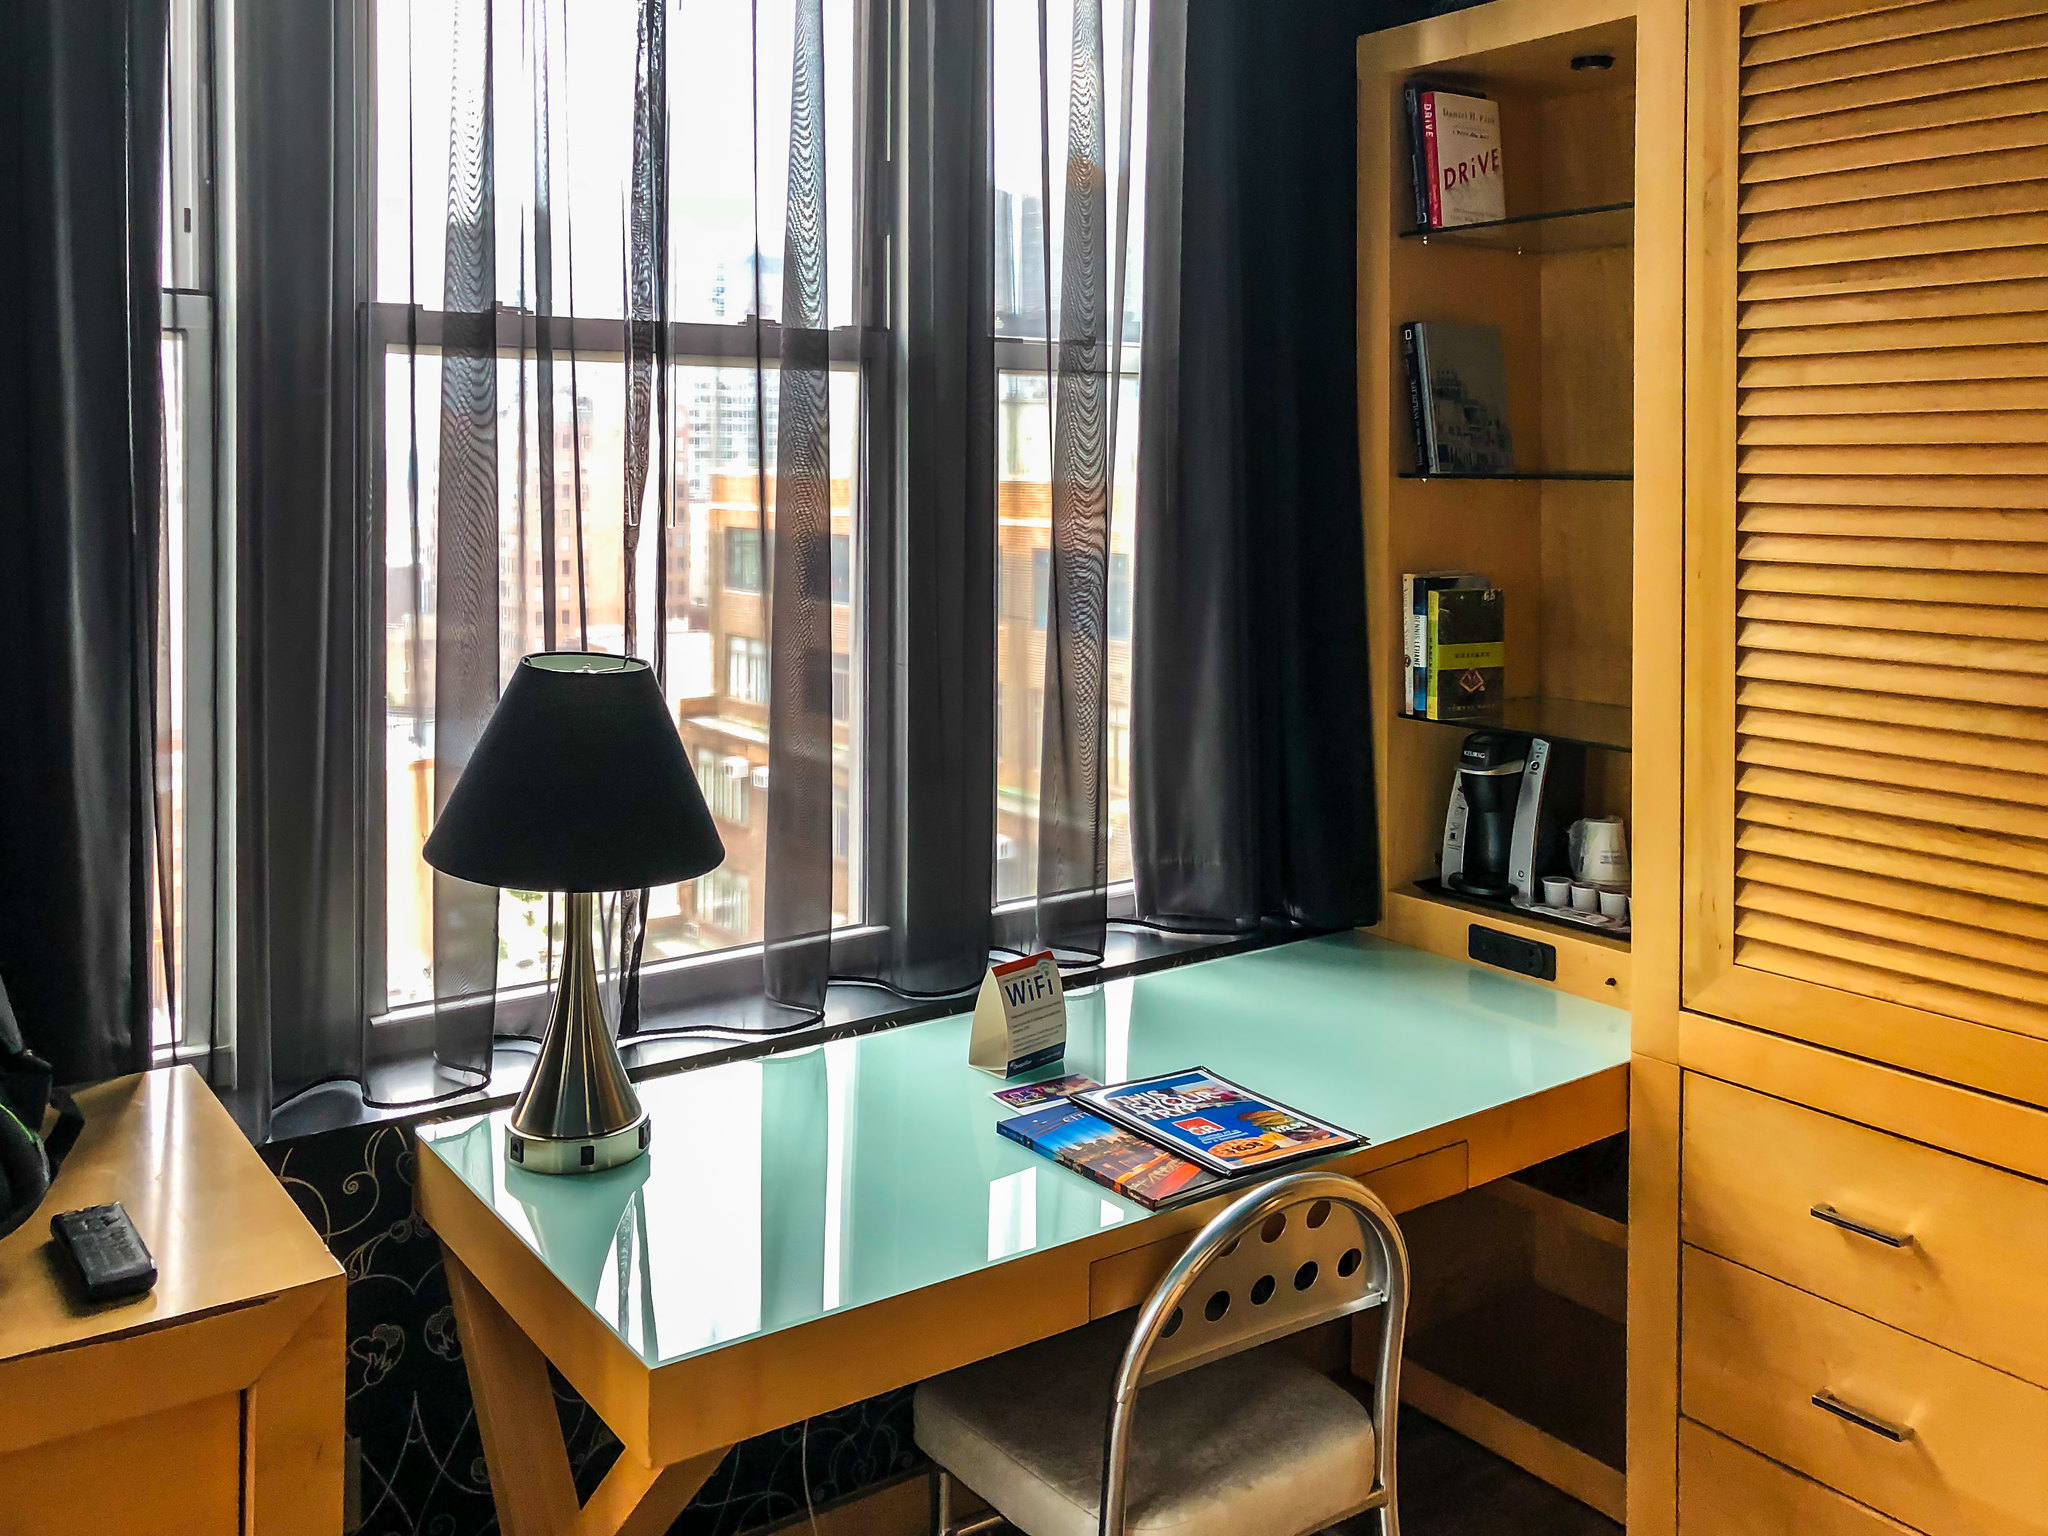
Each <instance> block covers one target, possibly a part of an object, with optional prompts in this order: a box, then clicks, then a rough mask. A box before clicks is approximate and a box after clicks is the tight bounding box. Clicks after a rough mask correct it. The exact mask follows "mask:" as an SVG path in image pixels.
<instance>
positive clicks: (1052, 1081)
mask: <svg viewBox="0 0 2048 1536" xmlns="http://www.w3.org/2000/svg"><path fill="white" fill-rule="evenodd" d="M1101 1086H1102V1084H1100V1083H1098V1082H1096V1081H1095V1079H1094V1078H1092V1077H1082V1076H1081V1075H1080V1074H1078V1073H1069V1074H1068V1075H1067V1076H1065V1077H1048V1078H1044V1079H1042V1080H1041V1081H1039V1082H1035V1083H1019V1084H1017V1085H1016V1086H1015V1087H1014V1088H998V1089H996V1090H995V1091H994V1092H993V1093H991V1094H990V1095H989V1097H990V1098H992V1099H994V1100H995V1101H996V1102H997V1103H998V1104H1006V1105H1008V1106H1009V1107H1010V1108H1011V1109H1038V1108H1040V1107H1042V1106H1044V1105H1047V1104H1052V1103H1063V1102H1064V1101H1066V1100H1067V1099H1070V1098H1072V1097H1073V1096H1074V1095H1075V1094H1077V1093H1085V1092H1086V1091H1087V1090H1088V1089H1090V1088H1100V1087H1101Z"/></svg>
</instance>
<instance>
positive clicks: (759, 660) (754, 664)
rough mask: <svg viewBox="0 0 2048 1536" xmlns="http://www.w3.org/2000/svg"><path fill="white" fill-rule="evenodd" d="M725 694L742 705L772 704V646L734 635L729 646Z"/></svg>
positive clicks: (728, 643)
mask: <svg viewBox="0 0 2048 1536" xmlns="http://www.w3.org/2000/svg"><path fill="white" fill-rule="evenodd" d="M725 646H726V670H725V691H726V693H727V694H729V695H730V696H731V697H732V698H734V699H736V700H738V701H739V702H740V703H742V704H766V703H767V702H768V642H767V641H765V640H751V639H748V638H747V637H746V636H744V635H733V636H732V637H730V638H729V639H728V640H727V641H726V642H725Z"/></svg>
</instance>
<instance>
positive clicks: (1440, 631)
mask: <svg viewBox="0 0 2048 1536" xmlns="http://www.w3.org/2000/svg"><path fill="white" fill-rule="evenodd" d="M1506 666H1507V601H1506V599H1505V597H1504V596H1503V595H1502V593H1501V592H1500V590H1499V589H1498V588H1494V587H1488V588H1485V589H1483V590H1482V589H1478V588H1472V587H1460V588H1453V589H1451V590H1449V591H1442V592H1432V593H1430V594H1429V640H1428V668H1429V686H1428V692H1427V696H1426V697H1425V699H1424V708H1423V713H1424V714H1426V715H1427V716H1429V718H1430V719H1432V720H1469V719H1471V718H1473V717H1474V716H1476V715H1485V714H1488V713H1490V712H1491V711H1493V710H1496V709H1498V708H1499V707H1500V705H1501V702H1502V700H1503V699H1504V698H1505V697H1506V688H1505V684H1504V679H1505V676H1506V673H1505V668H1506Z"/></svg>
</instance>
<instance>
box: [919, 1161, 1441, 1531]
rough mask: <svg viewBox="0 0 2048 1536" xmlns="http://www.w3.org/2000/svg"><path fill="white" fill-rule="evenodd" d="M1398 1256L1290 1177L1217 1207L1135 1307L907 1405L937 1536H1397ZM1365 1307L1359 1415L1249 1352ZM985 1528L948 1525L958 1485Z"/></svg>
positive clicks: (1327, 1391)
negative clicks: (974, 1500) (1369, 1353)
mask: <svg viewBox="0 0 2048 1536" xmlns="http://www.w3.org/2000/svg"><path fill="white" fill-rule="evenodd" d="M1407 1306H1408V1252H1407V1248H1406V1246H1405V1245H1404V1244H1403V1243H1402V1241H1401V1231H1400V1228H1399V1227H1397V1226H1396V1225H1395V1224H1394V1218H1393V1216H1392V1215H1391V1214H1389V1212H1388V1211H1387V1208H1386V1207H1385V1206H1384V1205H1382V1204H1381V1203H1380V1201H1379V1198H1378V1197H1377V1196H1376V1195H1374V1194H1373V1193H1372V1191H1370V1190H1369V1189H1367V1188H1366V1187H1365V1186H1364V1185H1363V1184H1360V1183H1359V1182H1358V1181H1357V1180H1356V1179H1349V1178H1345V1177H1342V1176H1341V1175H1337V1174H1331V1173H1296V1174H1289V1175H1284V1176H1282V1177H1280V1178H1276V1179H1274V1180H1272V1181H1271V1182H1270V1183H1267V1184H1263V1185H1261V1186H1259V1187H1257V1188H1255V1189H1252V1190H1250V1191H1249V1192H1247V1193H1245V1194H1243V1195H1241V1196H1239V1197H1238V1198H1237V1199H1236V1200H1234V1201H1232V1202H1231V1203H1230V1205H1229V1206H1227V1207H1226V1208H1225V1209H1224V1210H1223V1211H1222V1212H1221V1213H1220V1214H1218V1215H1217V1216H1216V1217H1215V1219H1214V1220H1212V1221H1211V1222H1210V1223H1209V1224H1208V1225H1207V1226H1206V1227H1204V1228H1203V1229H1202V1230H1201V1231H1200V1232H1199V1233H1197V1234H1196V1236H1195V1239H1194V1241H1193V1242H1192V1243H1190V1244H1189V1245H1188V1249H1187V1252H1185V1253H1184V1254H1182V1255H1181V1256H1180V1258H1179V1260H1178V1261H1177V1262H1175V1264H1174V1265H1173V1267H1172V1268H1171V1269H1169V1270H1168V1271H1167V1272H1166V1275H1165V1277H1164V1278H1163V1279H1162V1280H1161V1281H1160V1282H1159V1284H1158V1286H1157V1287H1156V1288H1155V1289H1154V1290H1153V1292H1152V1294H1151V1296H1150V1297H1149V1298H1148V1299H1147V1300H1146V1302H1145V1304H1144V1306H1143V1307H1142V1308H1140V1309H1139V1312H1138V1316H1137V1323H1136V1325H1135V1326H1131V1325H1130V1324H1128V1323H1127V1322H1126V1321H1125V1319H1124V1318H1123V1317H1121V1316H1118V1317H1110V1318H1105V1319H1103V1320H1102V1321H1100V1322H1097V1323H1093V1324H1090V1325H1089V1326H1088V1327H1086V1328H1081V1329H1077V1330H1075V1331H1074V1332H1072V1333H1066V1334H1061V1335H1059V1336H1058V1337H1056V1338H1051V1339H1045V1340H1041V1341H1040V1342H1039V1343H1036V1344H1031V1345H1027V1346H1025V1347H1024V1348H1023V1349H1017V1350H1012V1351H1010V1353H1008V1354H1005V1355H998V1356H996V1357H995V1358H994V1359H991V1360H983V1361H980V1362H978V1363H976V1364H974V1365H970V1366H966V1367H964V1368H962V1369H960V1370H957V1371H952V1372H949V1373H948V1374H946V1375H944V1376H941V1377H938V1378H936V1379H935V1380H932V1381H928V1382H926V1383H925V1384H924V1385H922V1386H920V1387H919V1388H918V1389H917V1398H916V1403H915V1409H914V1411H915V1416H916V1435H917V1443H918V1445H919V1447H920V1448H922V1449H923V1450H924V1452H925V1453H926V1454H927V1455H928V1456H930V1457H931V1458H932V1460H933V1462H934V1463H936V1466H937V1474H936V1477H937V1483H936V1489H935V1498H934V1503H935V1505H936V1509H935V1518H934V1524H935V1526H936V1528H937V1530H938V1532H939V1536H974V1533H976V1532H981V1531H986V1530H989V1529H991V1528H993V1527H994V1526H996V1525H999V1524H1001V1523H1002V1522H1003V1521H1004V1520H1007V1521H1008V1522H1009V1523H1010V1524H1011V1525H1013V1526H1015V1527H1016V1528H1017V1529H1019V1530H1021V1531H1023V1532H1025V1533H1026V1536H1125V1533H1126V1532H1129V1533H1131V1536H1166V1533H1171V1536H1307V1533H1309V1532H1312V1531H1320V1530H1323V1529H1325V1528H1326V1527H1328V1526H1331V1525H1334V1524H1336V1523H1337V1522H1338V1521H1340V1520H1344V1519H1348V1518H1349V1517H1351V1516H1353V1515H1357V1514H1361V1513H1364V1512H1367V1511H1375V1510H1376V1511H1378V1513H1379V1516H1380V1530H1381V1536H1400V1521H1399V1516H1398V1514H1397V1511H1396V1506H1395V1496H1394V1427H1395V1418H1396V1413H1397V1410H1398V1406H1399V1400H1400V1372H1401V1345H1402V1334H1403V1327H1404V1324H1405V1320H1406V1315H1407ZM1372 1307H1378V1308H1379V1309H1380V1318H1381V1321H1380V1358H1379V1370H1378V1374H1377V1377H1376V1379H1375V1380H1374V1383H1373V1393H1372V1410H1371V1412H1370V1413H1368V1412H1367V1411H1366V1409H1364V1408H1363V1407H1361V1406H1360V1405H1359V1403H1358V1402H1357V1400H1356V1399H1354V1398H1353V1397H1352V1396H1351V1394H1350V1393H1348V1392H1346V1391H1345V1390H1344V1389H1343V1388H1342V1387H1340V1386H1338V1385H1337V1384H1336V1383H1335V1382H1333V1381H1330V1380H1329V1379H1328V1378H1326V1377H1324V1376H1323V1375H1321V1374H1320V1373H1319V1372H1317V1371H1315V1370H1313V1369H1311V1368H1310V1367H1309V1366H1307V1365H1305V1364H1303V1363H1302V1362H1300V1361H1298V1360H1296V1359H1294V1358H1293V1357H1291V1356H1289V1355H1287V1354H1285V1353H1283V1352H1280V1351H1274V1350H1265V1351H1258V1352H1256V1353H1254V1352H1253V1351H1255V1350H1256V1349H1257V1346H1258V1345H1261V1344H1265V1343H1268V1342H1270V1341H1271V1340H1274V1339H1278V1338H1282V1337H1284V1336H1285V1335H1287V1334H1290V1333H1297V1332H1300V1331H1301V1330H1302V1329H1304V1328H1313V1327H1314V1326H1316V1325H1317V1324H1318V1323H1326V1322H1329V1321H1331V1320H1332V1319H1334V1318H1340V1317H1346V1316H1349V1315H1350V1314H1352V1313H1355V1312H1363V1311H1365V1310H1367V1309H1369V1308H1372ZM956 1478H957V1479H958V1480H959V1481H960V1482H962V1483H964V1484H965V1485H966V1486H968V1487H970V1488H972V1489H973V1490H974V1491H975V1492H976V1493H978V1494H979V1495H980V1496H981V1497H982V1498H984V1499H986V1500H987V1501H988V1502H989V1503H990V1504H991V1505H992V1506H993V1507H994V1508H995V1510H996V1511H997V1512H998V1513H997V1514H995V1515H992V1516H989V1517H987V1518H985V1519H981V1520H977V1521H975V1522H974V1523H972V1524H971V1525H965V1526H956V1525H955V1523H954V1517H953V1502H954V1501H953V1482H954V1480H955V1479H956Z"/></svg>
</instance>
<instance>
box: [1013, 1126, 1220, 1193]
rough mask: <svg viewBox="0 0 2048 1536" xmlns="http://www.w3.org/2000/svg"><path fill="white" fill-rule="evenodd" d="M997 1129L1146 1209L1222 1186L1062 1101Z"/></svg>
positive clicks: (1199, 1170)
mask: <svg viewBox="0 0 2048 1536" xmlns="http://www.w3.org/2000/svg"><path fill="white" fill-rule="evenodd" d="M996 1130H997V1131H998V1132H999V1133H1000V1134H1002V1135H1004V1136H1007V1137H1008V1138H1009V1139H1010V1140H1012V1141H1014V1142H1018V1143H1021V1144H1022V1145H1024V1146H1027V1147H1029V1148H1030V1149H1031V1150H1032V1151H1034V1152H1036V1153H1038V1154H1040V1155H1041V1156H1043V1157H1049V1158H1051V1159H1052V1160H1053V1161H1054V1162H1056V1163H1058V1164H1059V1165H1060V1166H1061V1167H1063V1168H1071V1169H1072V1170H1073V1171H1074V1172H1076V1173H1078V1174H1080V1175H1081V1176H1082V1177H1083V1178H1086V1179H1093V1180H1094V1181H1095V1182H1096V1183H1097V1184H1100V1185H1102V1186H1103V1187H1104V1188H1105V1189H1111V1190H1114V1191H1115V1192H1116V1193H1117V1194H1119V1195H1122V1196H1123V1197H1124V1198H1125V1199H1126V1200H1135V1201H1137V1203H1138V1204H1140V1205H1142V1206H1144V1207H1145V1209H1146V1210H1148V1211H1156V1210H1159V1209H1160V1208H1161V1207H1162V1206H1167V1205H1177V1204H1179V1203H1180V1202H1182V1201H1185V1200H1194V1199H1197V1198H1199V1197H1200V1196H1202V1195H1205V1194H1208V1193H1210V1192H1211V1191H1212V1190H1214V1189H1215V1188H1217V1186H1219V1185H1221V1184H1222V1183H1223V1182H1224V1180H1223V1179H1222V1177H1221V1176H1220V1175H1218V1174H1215V1173H1211V1172H1210V1171H1209V1170H1208V1169H1207V1168H1204V1167H1202V1166H1200V1165H1199V1164H1197V1163H1194V1162H1191V1161H1190V1160H1189V1159H1187V1158H1185V1157H1181V1156H1179V1155H1177V1154H1176V1153H1173V1152H1169V1151H1168V1150H1167V1149H1166V1148H1164V1147H1162V1146H1159V1145H1158V1144H1157V1143H1155V1142H1152V1141H1148V1140H1146V1139H1145V1138H1144V1137H1142V1136H1139V1135H1136V1134H1135V1133H1133V1132H1131V1131H1129V1130H1126V1129H1125V1128H1124V1127H1123V1126H1121V1125H1118V1124H1116V1123H1115V1122H1114V1121H1111V1120H1107V1119H1104V1118H1103V1117H1102V1116H1101V1115H1098V1114H1095V1113H1093V1112H1092V1111H1089V1110H1086V1109H1081V1108H1078V1107H1077V1106H1076V1105H1074V1104H1072V1103H1071V1102H1068V1101H1067V1100H1061V1101H1059V1102H1058V1103H1055V1104H1051V1105H1048V1106H1046V1107H1043V1108H1040V1109H1034V1110H1030V1111H1028V1112H1026V1113H1025V1114H1021V1115H1015V1116H1012V1117H1011V1118H1010V1119H1008V1120H1003V1121H999V1122H998V1123H997V1125H996Z"/></svg>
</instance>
